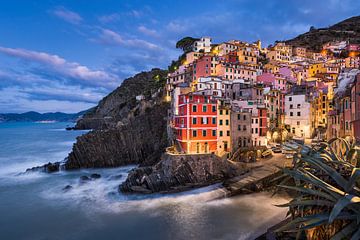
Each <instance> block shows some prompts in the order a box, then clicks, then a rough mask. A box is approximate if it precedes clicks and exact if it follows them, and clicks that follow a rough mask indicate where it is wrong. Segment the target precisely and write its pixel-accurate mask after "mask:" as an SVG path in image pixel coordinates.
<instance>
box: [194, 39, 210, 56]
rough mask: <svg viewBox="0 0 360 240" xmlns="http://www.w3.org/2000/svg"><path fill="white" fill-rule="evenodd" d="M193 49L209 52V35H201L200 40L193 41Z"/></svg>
mask: <svg viewBox="0 0 360 240" xmlns="http://www.w3.org/2000/svg"><path fill="white" fill-rule="evenodd" d="M193 51H194V52H199V51H204V52H206V53H209V52H210V51H211V38H210V37H202V38H200V40H198V41H195V42H194V44H193Z"/></svg>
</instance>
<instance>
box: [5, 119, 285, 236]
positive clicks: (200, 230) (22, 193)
mask: <svg viewBox="0 0 360 240" xmlns="http://www.w3.org/2000/svg"><path fill="white" fill-rule="evenodd" d="M63 125H64V126H65V124H63ZM14 126H15V127H14ZM26 126H27V128H24V127H23V126H22V125H20V126H18V125H16V124H13V125H10V127H6V128H3V129H1V126H0V131H2V132H0V133H6V134H8V135H9V136H10V137H9V136H6V137H5V136H4V135H0V145H1V144H3V145H4V144H5V145H6V146H8V147H7V148H5V149H0V190H1V191H0V195H1V196H0V211H1V212H2V214H3V215H4V216H6V217H5V218H4V219H6V221H5V220H3V221H2V220H1V219H0V239H9V236H14V234H19V235H18V239H52V237H53V236H58V238H57V239H69V238H70V237H69V236H76V237H73V238H72V239H99V236H96V235H93V234H96V232H97V231H102V234H103V235H102V236H100V237H101V238H104V239H109V238H114V236H122V235H111V232H116V233H117V231H118V228H119V227H121V226H119V225H116V224H115V225H114V221H115V222H121V224H123V225H124V227H123V228H122V230H121V231H122V232H121V233H118V234H128V235H124V238H125V239H126V238H131V237H134V236H137V237H138V238H139V237H140V236H143V235H141V232H137V231H138V230H135V231H134V232H132V231H131V230H130V229H129V228H128V227H127V226H130V227H131V226H138V225H141V224H143V226H142V228H141V229H142V231H145V230H146V231H147V232H148V233H150V234H153V238H151V236H150V235H149V236H148V238H149V239H158V238H161V237H164V236H165V238H166V237H167V238H169V237H170V236H171V238H173V239H254V237H255V236H256V235H257V234H258V233H261V232H263V231H265V230H266V228H267V227H268V226H271V225H273V224H274V223H276V222H278V221H280V220H282V219H283V218H284V217H285V214H286V209H279V208H277V207H274V205H275V204H280V203H284V202H286V201H287V199H284V198H281V197H274V198H271V197H270V195H269V194H266V193H261V194H251V195H246V196H240V197H234V198H231V199H220V200H214V201H209V200H211V199H214V198H216V197H217V194H218V193H219V191H217V190H218V188H219V187H220V185H219V184H215V185H211V186H208V187H203V188H199V189H194V190H191V191H187V192H182V193H173V194H151V195H140V194H122V193H119V192H118V186H119V185H120V184H121V183H122V182H123V181H125V179H126V177H127V174H128V172H129V171H130V170H131V169H132V168H133V167H136V166H127V167H120V168H115V169H92V170H86V169H85V170H79V171H69V172H58V173H54V174H45V173H40V172H30V173H24V174H21V173H23V172H24V171H25V170H26V169H27V168H31V167H34V166H39V165H43V164H44V163H47V162H54V161H61V160H62V159H64V157H66V156H67V154H68V152H69V151H70V150H71V145H72V144H73V142H74V141H75V137H76V136H77V134H80V133H77V132H74V131H57V130H56V129H61V128H62V125H61V124H60V125H59V124H57V123H54V124H37V125H31V124H26ZM28 127H30V128H29V129H28ZM11 128H21V129H20V131H17V132H16V129H12V130H11V131H10V129H11ZM49 129H50V130H49ZM54 129H55V131H52V130H54ZM44 130H49V131H44ZM26 131H28V132H26ZM59 134H60V135H61V136H59ZM12 135H13V137H11V136H12ZM31 136H32V137H31ZM8 139H10V140H8ZM9 141H10V142H9ZM92 173H99V174H101V178H100V179H96V180H91V181H86V182H82V181H80V177H81V176H83V175H86V176H90V175H91V174H92ZM119 175H121V177H120V176H119ZM67 185H71V186H72V188H71V189H70V190H68V191H64V190H63V188H64V187H65V186H67ZM7 198H9V199H7ZM32 209H35V210H34V211H35V212H32V211H31V210H32ZM33 214H37V215H38V216H37V218H36V219H33ZM49 219H53V220H52V221H50V222H49ZM54 219H59V221H57V222H56V220H54ZM72 219H74V220H73V221H77V222H71V221H72ZM19 221H20V222H21V223H22V224H23V225H24V224H25V225H26V226H27V227H29V229H30V230H29V231H28V232H26V233H25V232H24V233H23V234H21V233H20V232H19V228H17V227H14V230H13V231H11V230H9V227H10V228H11V226H12V225H13V226H16V225H17V224H18V222H19ZM53 221H55V222H56V224H61V226H63V227H66V228H67V231H68V232H69V234H66V233H64V231H63V230H61V229H60V230H58V228H51V227H52V222H53ZM78 221H81V223H83V224H80V225H81V226H78V225H79V224H78ZM129 222H130V225H126V224H128V223H129ZM6 224H8V225H6ZM9 224H10V225H9ZM131 224H134V225H131ZM2 226H3V228H1V227H2ZM32 226H35V228H34V229H32ZM39 226H41V228H42V229H41V231H40V230H39V229H38V228H36V227H39ZM157 226H161V228H160V229H161V231H163V232H165V233H166V234H165V235H164V234H163V233H160V232H159V230H156V227H157ZM162 226H164V227H162ZM165 226H166V227H165ZM154 227H155V230H154V229H153V228H154ZM46 229H49V232H47V230H46ZM50 229H52V230H50ZM80 229H81V230H80ZM94 229H95V230H96V231H94ZM20 230H21V229H20ZM4 231H6V232H7V233H8V235H6V234H5V233H4ZM125 232H126V233H125ZM70 233H71V234H72V235H70ZM4 234H5V235H4ZM134 234H135V235H134ZM22 236H23V238H22Z"/></svg>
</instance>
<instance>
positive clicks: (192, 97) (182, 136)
mask: <svg viewBox="0 0 360 240" xmlns="http://www.w3.org/2000/svg"><path fill="white" fill-rule="evenodd" d="M175 131H176V142H177V144H178V145H177V146H178V147H179V148H181V151H182V152H184V153H190V154H196V153H213V152H216V150H217V100H216V99H215V98H214V97H213V96H207V95H202V94H197V93H188V94H184V95H180V96H179V113H178V114H177V115H175Z"/></svg>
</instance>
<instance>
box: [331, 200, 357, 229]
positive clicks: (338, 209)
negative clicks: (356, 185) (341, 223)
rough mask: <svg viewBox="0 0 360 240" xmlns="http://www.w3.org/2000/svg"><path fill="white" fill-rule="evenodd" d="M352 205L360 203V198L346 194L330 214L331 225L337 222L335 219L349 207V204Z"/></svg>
mask: <svg viewBox="0 0 360 240" xmlns="http://www.w3.org/2000/svg"><path fill="white" fill-rule="evenodd" d="M352 203H360V197H357V196H354V195H350V194H346V195H345V196H344V197H342V198H340V199H339V200H338V202H337V203H336V204H335V206H334V208H333V209H332V211H331V213H330V217H329V223H332V222H333V221H334V220H335V218H336V217H337V216H338V215H339V213H340V212H341V211H342V210H343V209H344V208H345V207H347V206H348V205H349V204H352Z"/></svg>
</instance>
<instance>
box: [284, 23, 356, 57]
mask: <svg viewBox="0 0 360 240" xmlns="http://www.w3.org/2000/svg"><path fill="white" fill-rule="evenodd" d="M330 41H349V42H350V43H357V44H359V43H360V16H356V17H351V18H348V19H346V20H344V21H341V22H339V23H336V24H334V25H332V26H330V27H327V28H318V29H317V28H315V27H311V28H310V30H309V31H308V32H306V33H303V34H301V35H299V36H297V37H295V38H293V39H290V40H287V41H285V42H286V43H287V44H290V45H293V46H298V47H306V48H309V49H311V50H314V51H320V50H321V49H322V45H323V44H325V43H327V42H330Z"/></svg>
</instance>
